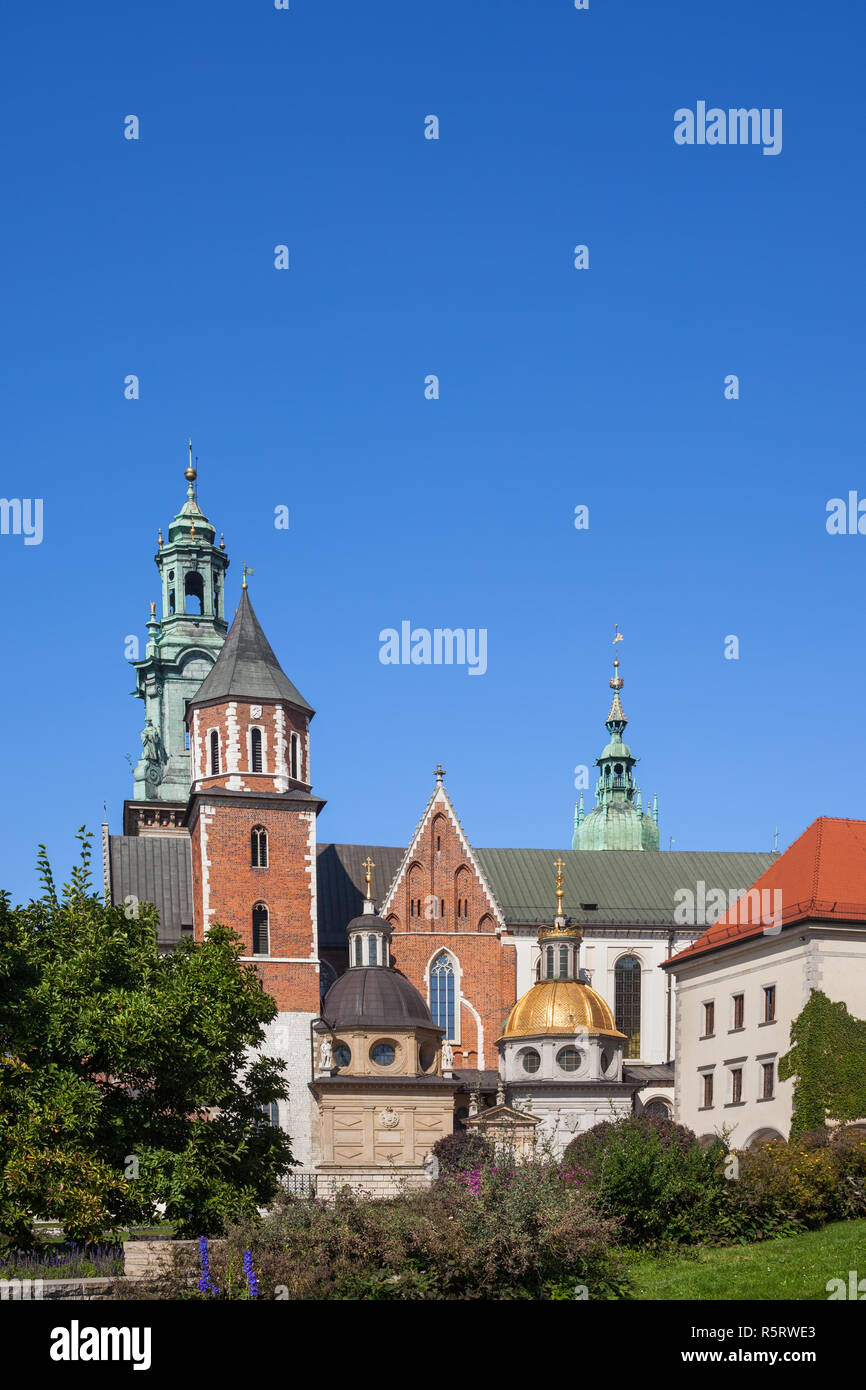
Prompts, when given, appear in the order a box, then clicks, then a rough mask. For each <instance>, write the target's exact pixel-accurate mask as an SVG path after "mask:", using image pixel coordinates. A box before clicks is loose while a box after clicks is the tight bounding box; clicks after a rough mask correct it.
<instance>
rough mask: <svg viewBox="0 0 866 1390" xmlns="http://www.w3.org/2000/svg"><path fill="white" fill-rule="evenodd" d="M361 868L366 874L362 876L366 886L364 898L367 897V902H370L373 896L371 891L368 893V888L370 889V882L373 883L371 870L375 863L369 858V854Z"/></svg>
mask: <svg viewBox="0 0 866 1390" xmlns="http://www.w3.org/2000/svg"><path fill="white" fill-rule="evenodd" d="M363 867H364V869H365V870H366V873H365V874H364V882H365V883H366V885H367V895H366V896H367V901H368V902H370V900H371V899H372V896H373V895H372V893H371V891H370V888H371V885H372V882H373V870H374V869H375V867H376V865H375V862H374V861H373V860H372V859H371V858H370V856H369V854H368V855H367V858H366V859H365V860H364V865H363Z"/></svg>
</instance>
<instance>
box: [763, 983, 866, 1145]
mask: <svg viewBox="0 0 866 1390" xmlns="http://www.w3.org/2000/svg"><path fill="white" fill-rule="evenodd" d="M791 1077H795V1078H796V1080H795V1082H794V1109H793V1115H792V1117H791V1138H792V1139H796V1138H797V1137H798V1135H800V1134H805V1133H807V1132H808V1131H810V1130H816V1129H823V1127H824V1126H825V1125H826V1123H827V1120H828V1119H830V1120H835V1121H837V1122H838V1123H839V1124H850V1123H851V1121H852V1120H859V1119H862V1118H863V1116H864V1115H866V1022H864V1021H863V1020H862V1019H859V1018H855V1017H854V1016H853V1015H852V1014H849V1012H848V1010H847V1008H846V1007H845V1005H844V1004H843V1003H841V1002H839V1001H837V1002H834V1001H833V1000H831V999H828V998H827V995H826V994H824V993H823V992H822V991H821V990H820V989H813V990H812V992H811V994H810V995H809V998H808V1000H807V1001H806V1004H805V1005H804V1007H803V1009H802V1010H801V1011H800V1013H799V1014H798V1015H797V1017H796V1018H795V1019H794V1022H793V1023H792V1024H791V1049H790V1051H789V1052H786V1053H785V1055H784V1057H780V1058H779V1078H780V1080H782V1081H787V1080H789V1078H791Z"/></svg>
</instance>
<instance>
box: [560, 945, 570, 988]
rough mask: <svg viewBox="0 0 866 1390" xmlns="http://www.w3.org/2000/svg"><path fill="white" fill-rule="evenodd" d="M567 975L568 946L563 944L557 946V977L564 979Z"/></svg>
mask: <svg viewBox="0 0 866 1390" xmlns="http://www.w3.org/2000/svg"><path fill="white" fill-rule="evenodd" d="M567 975H568V947H567V946H566V945H565V944H563V945H561V946H560V948H559V978H560V979H561V980H564V979H565V978H566V976H567Z"/></svg>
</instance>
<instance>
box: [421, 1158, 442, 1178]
mask: <svg viewBox="0 0 866 1390" xmlns="http://www.w3.org/2000/svg"><path fill="white" fill-rule="evenodd" d="M424 1172H425V1173H426V1174H427V1177H428V1178H429V1179H430V1181H431V1182H435V1181H436V1179H437V1178H438V1176H439V1160H438V1158H437V1157H436V1155H435V1154H434V1153H429V1154H425V1155H424Z"/></svg>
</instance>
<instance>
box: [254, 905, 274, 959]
mask: <svg viewBox="0 0 866 1390" xmlns="http://www.w3.org/2000/svg"><path fill="white" fill-rule="evenodd" d="M269 936H270V932H269V930H268V909H267V907H266V906H265V904H264V903H256V905H255V907H254V908H253V955H254V956H267V955H269V954H270V941H269Z"/></svg>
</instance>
